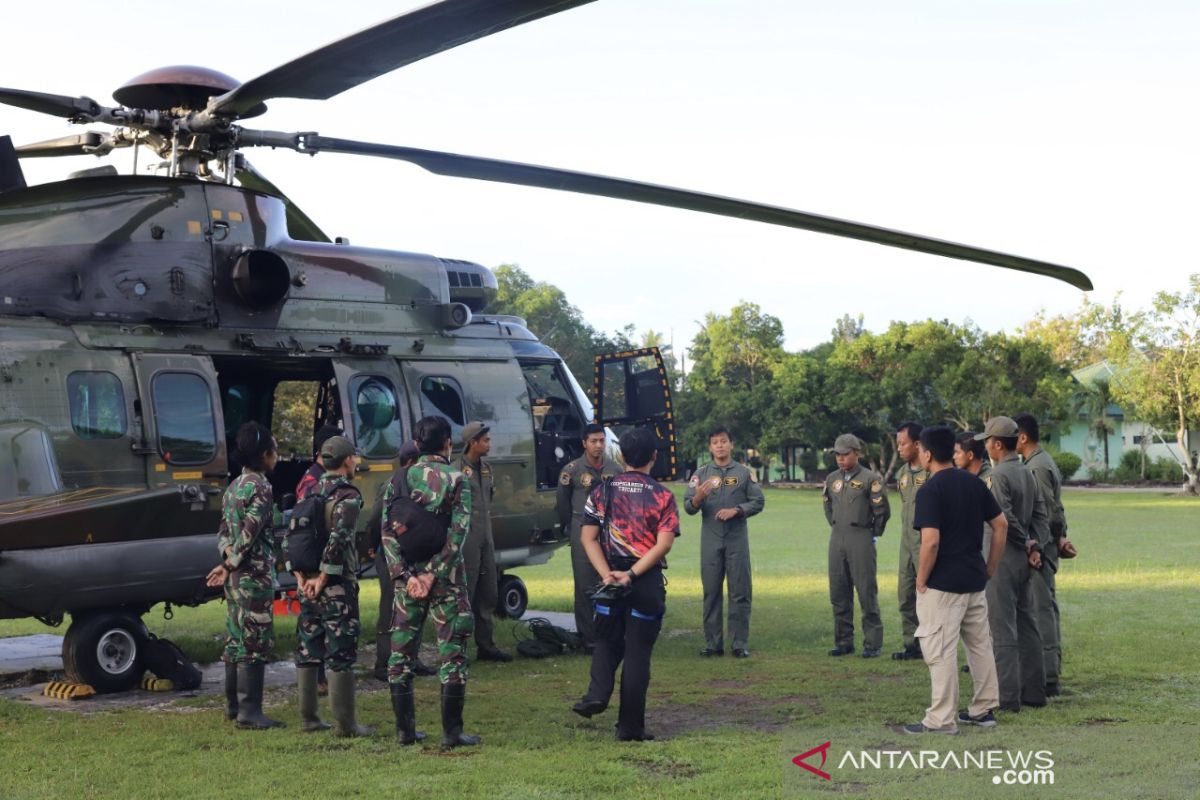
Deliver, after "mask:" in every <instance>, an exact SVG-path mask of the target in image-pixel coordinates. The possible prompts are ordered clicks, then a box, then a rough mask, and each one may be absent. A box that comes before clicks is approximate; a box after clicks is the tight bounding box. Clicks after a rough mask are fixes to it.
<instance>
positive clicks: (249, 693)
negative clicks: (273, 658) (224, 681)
mask: <svg viewBox="0 0 1200 800" xmlns="http://www.w3.org/2000/svg"><path fill="white" fill-rule="evenodd" d="M266 671H267V665H266V664H264V663H263V662H261V661H255V662H252V663H249V664H245V663H243V664H238V666H237V687H238V713H237V726H238V727H239V728H249V729H251V730H265V729H267V728H282V727H283V723H282V722H280V721H279V720H275V719H271V718H270V717H268V716H267V715H266V714H264V713H263V710H262V702H263V678H264V677H266Z"/></svg>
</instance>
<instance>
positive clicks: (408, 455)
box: [367, 442, 437, 682]
mask: <svg viewBox="0 0 1200 800" xmlns="http://www.w3.org/2000/svg"><path fill="white" fill-rule="evenodd" d="M420 455H421V451H420V450H418V449H417V444H416V442H405V443H404V444H402V445H400V449H399V450H397V451H396V469H398V470H401V469H408V468H409V467H411V466H412V465H413V464H415V463H417V458H419V457H420ZM386 487H387V483H382V484H380V485H379V490H378V491H377V492H376V493H375V505H374V507H372V509H371V518H370V520H368V522H367V540H368V541H369V542H370V543H371V549H372V550H374V551H375V574H376V576H378V578H379V621H378V622H377V623H376V625H375V671H374V675H375V678H376V679H377V680H381V681H384V682H387V679H388V677H387V669H388V659H389V658H390V657H391V655H392V607H393V605H394V604H395V601H396V587H395V584H394V583H392V579H391V576H389V575H388V567H387V559H385V558H384V557H383V547H382V532H381V531H380V523H381V521H382V517H383V491H384V489H385V488H386ZM416 642H417V643H416V650H417V652H418V653H419V652H420V651H421V631H417V634H416ZM413 674H414V675H419V676H429V675H436V674H437V670H436V669H434V668H433V667H431V666H429V665H428V664H426V663H425V662H423V661H421V659H420V657H418V658H417V660H416V663H414V664H413Z"/></svg>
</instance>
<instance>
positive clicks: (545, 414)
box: [521, 363, 583, 434]
mask: <svg viewBox="0 0 1200 800" xmlns="http://www.w3.org/2000/svg"><path fill="white" fill-rule="evenodd" d="M521 369H522V371H523V372H524V373H525V386H526V387H527V388H528V389H529V404H530V407H531V409H532V410H533V429H534V431H535V432H536V433H569V434H579V433H581V432H582V431H583V421H582V420H581V419H580V417H579V413H578V412H577V411H576V410H575V403H574V401H573V400H572V398H573V397H574V390H573V389H572V388H571V387H570V386H568V385H567V384H566V382H564V381H563V379H562V375H561V374H560V373H559V370H558V365H557V364H535V363H529V364H522V365H521Z"/></svg>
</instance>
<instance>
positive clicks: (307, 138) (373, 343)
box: [0, 0, 1091, 691]
mask: <svg viewBox="0 0 1200 800" xmlns="http://www.w3.org/2000/svg"><path fill="white" fill-rule="evenodd" d="M589 1H590V0H442V2H436V3H433V4H432V5H429V6H425V7H423V8H419V9H416V10H414V11H411V12H409V13H406V14H403V15H400V16H397V17H395V18H393V19H390V20H388V21H385V22H383V23H380V24H378V25H376V26H373V27H371V28H368V29H366V30H364V31H361V32H359V33H357V34H354V35H352V36H348V37H346V38H343V39H340V40H338V41H335V42H333V43H332V44H329V45H327V46H325V47H322V48H320V49H318V50H316V51H314V52H311V53H309V54H307V55H304V56H301V57H299V58H297V59H295V60H293V61H291V62H289V63H287V64H284V65H283V66H280V67H278V68H276V69H273V70H271V71H269V72H267V73H265V74H263V75H260V76H259V77H257V78H255V79H253V80H251V81H248V82H246V83H242V84H239V83H238V82H237V81H235V80H234V79H233V78H231V77H229V76H227V75H224V74H222V73H219V72H215V71H213V70H208V69H202V68H198V67H167V68H162V69H156V70H153V71H151V72H147V73H145V74H143V75H141V76H138V77H137V78H134V79H133V80H131V81H129V82H128V83H126V84H125V85H124V86H122V87H121V88H119V89H117V90H116V91H115V92H114V94H113V97H114V99H115V101H116V103H117V105H116V106H112V107H109V106H104V105H101V104H99V103H97V102H95V101H94V100H92V99H90V98H87V97H68V96H61V95H51V94H45V93H39V92H33V91H24V90H19V89H0V103H2V104H7V105H10V106H15V107H18V108H23V109H27V110H31V111H35V112H41V113H45V114H50V115H53V116H57V117H60V118H63V119H67V120H69V121H71V122H74V123H83V124H93V123H102V124H106V125H109V126H113V129H112V130H109V131H103V132H100V131H88V132H86V133H83V134H78V135H71V136H67V137H63V138H59V139H54V140H51V141H46V142H39V143H36V144H29V145H24V146H21V147H16V148H14V147H13V146H12V144H11V142H10V141H9V140H8V139H7V138H4V137H0V617H3V618H15V617H33V618H37V619H39V620H42V621H44V622H46V623H48V624H57V623H59V622H61V621H62V620H63V619H64V617H65V615H67V614H69V615H70V616H71V619H72V624H71V626H70V628H69V629H68V631H67V635H66V637H65V640H64V647H63V658H64V662H65V665H66V668H67V671H68V673H69V674H71V675H72V676H73V677H75V678H77V679H79V680H82V681H84V682H87V683H90V684H92V685H93V686H94V687H95V688H97V690H99V691H116V690H120V689H123V688H127V687H129V686H131V685H133V683H134V682H136V680H137V679H138V678H139V677H140V675H141V669H142V667H141V663H142V662H141V659H142V656H141V649H142V648H141V646H140V645H141V644H142V642H143V641H144V637H145V635H146V634H145V628H144V626H143V624H142V622H141V616H142V615H143V614H145V613H146V612H147V611H148V610H149V609H150V608H151V607H152V606H154V605H156V604H159V603H173V604H196V603H199V602H203V601H204V600H206V599H209V598H210V597H211V596H212V595H211V594H209V593H208V591H207V590H206V589H205V588H204V586H203V580H202V578H203V576H204V575H205V574H206V573H207V571H208V570H209V569H210V568H211V567H212V565H213V564H214V563H215V561H216V547H215V534H216V529H217V524H218V518H219V505H220V495H221V493H222V491H223V490H224V488H225V486H226V485H227V483H228V481H229V480H230V477H231V475H233V474H236V472H237V470H238V469H240V465H237V464H235V463H231V460H230V453H231V448H230V447H229V441H230V437H231V435H232V434H233V432H234V431H236V429H237V427H238V426H239V425H240V424H241V423H243V422H245V421H246V420H249V419H256V420H258V421H260V422H263V423H264V424H267V425H268V426H270V425H273V424H274V423H275V422H276V421H277V420H278V418H279V415H280V414H281V413H282V406H281V403H280V396H281V392H282V391H283V389H284V388H287V387H295V386H297V385H300V386H303V387H306V390H307V391H308V392H309V396H311V397H312V402H311V408H310V409H309V411H310V412H311V413H309V414H307V415H306V416H307V419H306V420H304V422H305V424H311V427H312V429H313V430H314V431H315V430H316V429H317V428H318V427H320V426H321V425H324V424H326V423H335V424H338V425H340V426H341V427H342V428H343V429H344V430H345V432H346V434H347V435H348V436H349V437H351V438H352V439H353V440H354V441H355V442H356V444H357V445H358V447H359V448H360V450H361V451H362V452H363V453H364V464H363V467H362V468H363V470H364V475H363V479H362V483H363V489H364V494H366V495H367V496H368V497H370V496H372V495H373V493H374V488H375V486H377V485H378V484H379V483H380V482H382V481H384V480H386V479H387V478H388V477H389V475H390V472H391V470H392V468H393V466H392V457H393V455H394V453H395V451H396V448H397V446H398V445H399V444H400V443H401V442H402V441H404V440H405V439H407V438H409V437H410V434H411V426H412V424H413V422H414V421H415V420H416V419H417V418H419V417H421V416H424V415H426V414H430V413H436V414H441V415H443V416H445V417H447V418H448V419H449V420H450V421H451V423H452V425H453V426H454V427H455V430H456V432H457V430H458V429H460V428H461V426H462V425H464V424H465V423H466V422H467V421H468V420H483V421H485V422H487V423H488V424H489V425H491V428H492V437H493V448H492V453H491V457H490V463H491V465H492V468H493V470H494V473H495V479H496V486H497V498H496V502H495V503H494V505H493V514H494V529H495V535H496V547H497V557H498V561H499V563H500V566H501V568H502V569H504V568H512V567H515V566H519V565H527V564H536V563H540V562H544V561H545V560H547V559H548V558H549V557H550V555H551V554H552V552H553V550H554V549H555V548H556V547H558V546H560V545H561V544H562V543H563V542H564V541H565V532H564V531H563V530H562V529H561V526H560V525H559V524H558V521H557V519H556V517H555V513H554V489H555V486H556V484H557V476H558V474H559V471H560V468H561V466H562V465H563V464H564V463H565V462H566V461H567V460H569V459H572V458H575V457H577V456H578V455H579V454H580V450H581V448H580V443H579V438H580V437H579V434H580V431H581V430H582V428H583V426H584V424H585V423H586V422H587V421H589V420H592V419H596V420H598V421H600V422H602V423H603V424H606V425H609V426H611V427H612V428H613V429H614V430H616V431H620V430H623V429H624V428H626V427H628V426H634V425H649V426H653V427H654V428H655V430H656V431H657V432H658V433H659V435H660V439H661V440H662V442H663V444H662V448H663V451H662V454H661V456H660V458H659V461H658V463H659V477H662V478H670V477H672V476H673V475H674V473H675V468H676V459H675V454H674V420H673V412H672V403H671V395H670V387H669V384H668V382H667V381H666V376H665V371H664V368H663V364H662V359H661V356H660V355H659V354H658V352H657V351H656V350H654V349H647V350H639V351H632V352H626V353H615V354H608V355H603V356H598V357H597V359H596V371H595V375H594V376H592V396H591V397H589V396H588V394H587V393H586V392H585V391H584V390H583V389H582V388H581V387H580V385H579V384H578V383H577V382H576V380H575V378H574V377H573V376H572V375H571V373H570V372H569V370H567V368H566V366H565V364H564V363H563V362H562V360H561V359H560V358H559V357H558V355H557V354H556V353H554V352H553V351H552V350H551V349H550V348H548V347H547V346H545V345H544V344H542V343H541V342H539V340H538V338H537V337H536V336H535V335H534V334H533V333H532V332H530V331H529V330H528V328H527V327H526V325H525V324H524V322H523V321H522V320H520V319H517V318H515V317H508V316H498V315H489V314H487V313H486V311H487V308H488V305H489V303H490V302H491V301H492V300H493V299H494V297H495V293H496V290H497V284H496V279H495V276H494V275H493V274H492V273H491V271H490V270H488V269H487V268H486V267H483V266H481V265H478V264H474V263H470V262H465V261H460V260H455V259H449V258H436V257H433V256H428V255H421V254H416V253H407V252H398V251H392V250H383V249H371V248H365V247H357V246H350V245H349V244H348V243H346V242H344V241H342V240H336V241H331V239H330V237H328V236H327V235H326V234H325V233H324V232H323V231H322V230H321V228H320V227H319V226H318V225H317V224H316V223H315V222H314V221H313V220H312V219H311V218H309V217H308V216H307V215H306V214H305V213H304V212H303V211H302V210H301V209H299V208H298V207H297V206H296V205H295V204H294V203H292V202H291V201H290V200H289V199H288V198H287V197H285V196H284V195H283V194H282V193H281V192H280V191H279V190H278V189H277V187H276V186H275V185H274V184H273V183H272V182H271V181H270V180H269V179H268V178H267V177H265V176H264V175H262V174H261V173H259V172H258V171H257V170H256V169H255V168H254V167H253V166H252V165H251V164H250V162H249V161H248V160H247V158H246V156H245V153H244V151H246V150H249V149H251V148H254V147H273V148H288V149H292V150H295V151H297V152H300V153H305V154H310V155H311V154H316V153H320V152H335V153H346V154H355V155H368V156H374V157H381V158H389V159H396V160H401V161H407V162H411V163H414V164H417V165H418V166H421V167H423V168H424V169H426V170H429V171H431V172H433V173H436V174H440V175H448V176H456V177H465V178H473V179H478V180H488V181H497V182H502V183H510V184H517V185H524V186H532V187H540V188H546V189H557V190H562V191H569V192H577V193H583V194H593V195H599V196H605V197H610V198H615V199H622V200H632V201H637V202H643V203H651V204H657V205H663V206H671V207H676V208H684V209H690V210H694V211H700V212H706V213H712V214H721V215H725V216H731V217H737V218H743V219H747V220H751V221H757V222H764V223H768V224H773V225H782V226H788V227H794V228H800V229H804V230H814V231H820V232H825V233H830V234H834V235H838V236H845V237H850V238H856V239H861V240H865V241H870V242H875V243H879V244H885V245H889V246H893V247H901V248H906V249H910V250H916V251H920V252H925V253H932V254H937V255H942V256H948V257H951V258H959V259H965V260H970V261H976V262H980V263H984V264H990V265H994V266H1000V267H1005V268H1009V269H1016V270H1021V271H1025V272H1032V273H1036V274H1041V275H1045V276H1049V277H1053V278H1057V279H1060V280H1064V281H1066V282H1068V283H1070V284H1072V285H1074V286H1077V287H1080V288H1083V289H1089V288H1091V284H1090V281H1089V280H1088V279H1087V277H1086V276H1085V275H1083V274H1082V273H1080V272H1078V271H1076V270H1073V269H1070V268H1068V267H1064V266H1059V265H1055V264H1049V263H1046V262H1042V261H1036V260H1033V259H1027V258H1022V257H1018V256H1012V255H1007V254H1003V253H998V252H995V251H990V250H985V249H981V248H976V247H971V246H968V245H961V244H955V243H952V242H946V241H942V240H938V239H932V238H929V237H924V236H919V235H916V234H909V233H904V232H900V231H894V230H889V229H884V228H879V227H875V226H871V225H866V224H862V223H856V222H849V221H846V220H840V219H834V218H830V217H824V216H820V215H816V214H809V213H805V212H801V211H795V210H791V209H786V208H780V207H776V206H767V205H763V204H758V203H753V202H747V201H742V200H736V199H732V198H727V197H720V196H715V195H710V194H704V193H700V192H694V191H688V190H683V189H676V188H671V187H666V186H657V185H651V184H646V183H641V182H636V181H630V180H623V179H618V178H612V177H606V176H601V175H592V174H585V173H580V172H574V171H569V170H563V169H554V168H548V167H542V166H536V165H530V164H521V163H514V162H506V161H499V160H494V159H487V158H479V157H473V156H465V155H458V154H452V153H446V152H438V151H430V150H421V149H416V148H410V147H402V146H396V145H390V144H380V143H373V142H361V141H355V140H348V139H339V138H332V137H326V136H321V135H318V134H316V133H312V132H297V133H283V132H277V131H270V130H259V129H251V128H248V127H245V126H244V125H243V124H241V123H242V121H243V120H247V119H250V118H253V117H256V116H259V115H261V114H263V113H265V112H266V102H267V101H269V100H272V99H275V98H308V99H316V100H321V99H328V98H330V97H333V96H335V95H337V94H339V93H341V92H343V91H345V90H347V89H350V88H352V87H354V86H357V85H358V84H360V83H364V82H366V81H368V80H370V79H372V78H374V77H377V76H379V75H382V74H385V73H387V72H390V71H392V70H395V69H398V68H400V67H402V66H405V65H407V64H411V63H413V62H416V61H419V60H421V59H424V58H426V57H428V56H431V55H434V54H436V53H438V52H442V51H444V50H447V49H450V48H453V47H456V46H458V45H460V44H464V43H467V42H470V41H473V40H476V39H479V38H482V37H485V36H488V35H491V34H493V33H497V32H500V31H503V30H505V29H507V28H511V27H514V26H516V25H520V24H524V23H526V22H531V21H533V20H536V19H539V18H541V17H545V16H547V15H550V14H554V13H558V12H561V11H566V10H569V9H571V8H574V7H576V6H580V5H584V4H585V3H586V2H589ZM130 147H133V148H136V149H139V150H140V149H145V150H148V151H151V152H153V153H155V154H156V155H157V156H158V157H159V158H161V159H163V166H162V169H161V170H160V171H159V172H160V174H158V175H137V174H134V175H120V174H118V173H117V171H116V169H115V168H114V167H111V166H103V167H100V168H98V169H93V170H85V171H84V172H82V173H77V174H76V175H74V176H72V177H71V178H69V179H67V180H64V181H60V182H55V183H49V184H43V185H38V186H26V185H25V181H24V178H23V173H22V170H21V167H20V159H22V158H35V157H53V156H65V155H80V154H94V155H97V156H105V155H108V154H109V153H111V152H112V151H114V150H116V149H119V148H130ZM310 459H311V454H310V453H301V454H296V455H295V456H294V457H292V458H286V459H283V460H281V461H280V464H279V466H278V467H277V468H276V471H275V474H274V475H273V476H272V481H273V483H274V485H275V488H276V496H277V497H282V496H283V495H285V494H286V493H288V492H290V491H291V489H292V487H294V486H295V484H296V481H297V480H298V478H299V477H300V475H301V474H302V473H303V471H304V470H305V469H306V468H307V467H308V466H309V464H310V463H311V460H310ZM500 584H501V585H500V589H501V592H500V596H501V606H502V611H503V612H505V613H508V614H510V615H513V616H519V615H520V613H521V612H522V611H523V609H524V607H525V604H526V602H527V599H528V595H527V592H526V591H525V588H524V585H523V584H522V583H521V581H520V579H519V578H518V577H517V576H515V575H512V574H503V575H502V576H501V577H500Z"/></svg>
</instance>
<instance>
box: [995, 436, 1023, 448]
mask: <svg viewBox="0 0 1200 800" xmlns="http://www.w3.org/2000/svg"><path fill="white" fill-rule="evenodd" d="M991 438H993V439H995V440H997V441H998V442H1000V444H1002V445H1004V449H1005V450H1016V449H1017V437H1015V436H993V437H991Z"/></svg>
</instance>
